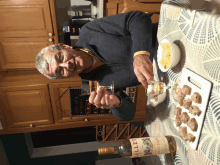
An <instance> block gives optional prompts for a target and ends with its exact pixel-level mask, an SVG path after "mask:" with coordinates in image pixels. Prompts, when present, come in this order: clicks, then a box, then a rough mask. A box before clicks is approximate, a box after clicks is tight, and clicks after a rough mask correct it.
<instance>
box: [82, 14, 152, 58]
mask: <svg viewBox="0 0 220 165" xmlns="http://www.w3.org/2000/svg"><path fill="white" fill-rule="evenodd" d="M89 30H94V31H97V32H101V33H107V34H110V35H116V36H119V37H120V36H126V35H130V36H131V39H132V43H133V54H134V55H135V54H138V53H142V54H146V53H147V54H148V55H150V54H149V52H150V50H149V49H150V48H151V47H152V23H151V18H150V16H149V15H147V14H146V13H144V12H142V11H130V12H127V13H122V14H116V15H112V16H107V17H103V18H100V19H97V20H94V21H91V22H89V23H87V24H86V25H84V27H83V28H82V31H81V32H80V35H81V36H83V35H84V34H83V33H84V32H83V31H85V32H89ZM81 33H82V34H81Z"/></svg>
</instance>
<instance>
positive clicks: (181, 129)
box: [179, 127, 187, 138]
mask: <svg viewBox="0 0 220 165" xmlns="http://www.w3.org/2000/svg"><path fill="white" fill-rule="evenodd" d="M179 131H180V135H181V136H182V137H183V138H184V137H186V136H187V127H179Z"/></svg>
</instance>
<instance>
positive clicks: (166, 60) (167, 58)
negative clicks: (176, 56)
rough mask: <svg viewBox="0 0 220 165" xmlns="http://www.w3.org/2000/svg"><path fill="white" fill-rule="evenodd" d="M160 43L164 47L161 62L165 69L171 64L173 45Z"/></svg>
mask: <svg viewBox="0 0 220 165" xmlns="http://www.w3.org/2000/svg"><path fill="white" fill-rule="evenodd" d="M160 45H161V47H162V48H163V50H162V59H161V60H160V64H161V66H162V67H164V69H167V68H169V66H170V64H171V46H170V44H169V43H161V44H160Z"/></svg>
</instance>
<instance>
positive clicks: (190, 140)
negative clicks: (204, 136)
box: [185, 133, 195, 142]
mask: <svg viewBox="0 0 220 165" xmlns="http://www.w3.org/2000/svg"><path fill="white" fill-rule="evenodd" d="M185 140H186V141H189V142H193V141H194V140H195V136H193V134H191V133H187V134H186V136H185Z"/></svg>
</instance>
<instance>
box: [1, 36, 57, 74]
mask: <svg viewBox="0 0 220 165" xmlns="http://www.w3.org/2000/svg"><path fill="white" fill-rule="evenodd" d="M51 39H52V37H51ZM53 43H54V42H53V39H52V41H51V42H50V41H49V39H48V38H2V39H1V38H0V62H1V67H2V70H7V69H35V68H36V67H35V58H36V55H37V54H38V53H39V52H40V50H41V49H42V48H44V47H46V46H48V45H52V44H53Z"/></svg>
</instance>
